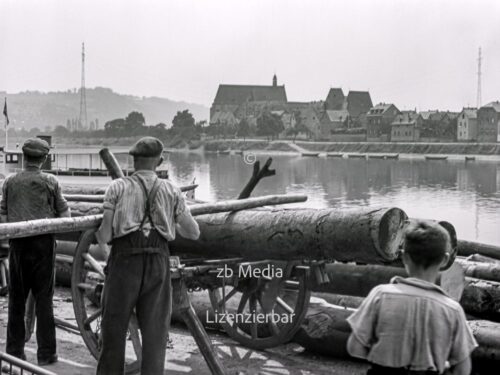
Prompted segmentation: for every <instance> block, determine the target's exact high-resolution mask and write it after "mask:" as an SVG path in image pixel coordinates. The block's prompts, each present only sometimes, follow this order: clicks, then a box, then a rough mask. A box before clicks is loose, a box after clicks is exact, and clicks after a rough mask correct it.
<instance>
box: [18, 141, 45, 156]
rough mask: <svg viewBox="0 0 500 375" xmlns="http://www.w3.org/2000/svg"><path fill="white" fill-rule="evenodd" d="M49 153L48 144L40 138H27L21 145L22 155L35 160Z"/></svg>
mask: <svg viewBox="0 0 500 375" xmlns="http://www.w3.org/2000/svg"><path fill="white" fill-rule="evenodd" d="M49 151H50V146H49V144H48V143H47V142H46V141H44V140H43V139H40V138H29V139H27V140H26V141H25V142H24V144H23V153H24V154H25V155H28V156H33V157H35V158H37V157H42V156H45V155H47V154H48V153H49Z"/></svg>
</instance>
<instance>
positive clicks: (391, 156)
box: [384, 154, 399, 159]
mask: <svg viewBox="0 0 500 375" xmlns="http://www.w3.org/2000/svg"><path fill="white" fill-rule="evenodd" d="M384 156H385V158H386V159H399V154H385V155H384Z"/></svg>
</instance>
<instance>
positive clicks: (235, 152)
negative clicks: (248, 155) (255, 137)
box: [234, 150, 243, 155]
mask: <svg viewBox="0 0 500 375" xmlns="http://www.w3.org/2000/svg"><path fill="white" fill-rule="evenodd" d="M234 154H235V155H243V150H234Z"/></svg>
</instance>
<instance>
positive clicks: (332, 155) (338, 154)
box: [326, 152, 344, 158]
mask: <svg viewBox="0 0 500 375" xmlns="http://www.w3.org/2000/svg"><path fill="white" fill-rule="evenodd" d="M326 156H327V157H329V158H343V157H344V154H343V153H341V152H328V153H327V154H326Z"/></svg>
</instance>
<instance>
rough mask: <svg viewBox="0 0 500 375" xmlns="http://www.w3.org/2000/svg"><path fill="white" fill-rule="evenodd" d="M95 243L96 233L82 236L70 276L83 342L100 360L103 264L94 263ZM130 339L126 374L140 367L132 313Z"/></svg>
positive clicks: (139, 345) (139, 348) (137, 370)
mask: <svg viewBox="0 0 500 375" xmlns="http://www.w3.org/2000/svg"><path fill="white" fill-rule="evenodd" d="M92 243H95V230H88V231H86V232H85V233H83V234H82V236H81V237H80V240H79V242H78V245H77V247H76V250H75V256H74V260H73V270H72V273H71V294H72V297H73V309H74V312H75V318H76V321H77V323H78V328H79V329H80V333H81V335H82V338H83V341H84V342H85V344H86V345H87V348H88V349H89V351H90V353H91V354H92V356H93V357H94V358H96V359H98V358H99V351H100V343H101V318H102V314H101V306H100V301H101V294H102V290H103V287H104V275H103V271H102V269H103V267H104V265H105V264H104V262H99V261H97V260H96V259H95V258H94V257H92V255H90V253H89V248H90V245H91V244H92ZM129 338H130V340H127V344H126V350H125V356H126V363H125V373H126V374H137V373H139V371H140V368H141V353H142V344H141V339H140V333H139V326H138V324H137V319H136V317H135V314H134V315H133V316H132V319H131V320H130V323H129Z"/></svg>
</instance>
